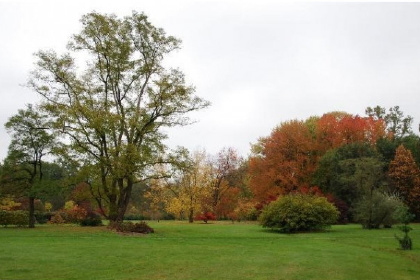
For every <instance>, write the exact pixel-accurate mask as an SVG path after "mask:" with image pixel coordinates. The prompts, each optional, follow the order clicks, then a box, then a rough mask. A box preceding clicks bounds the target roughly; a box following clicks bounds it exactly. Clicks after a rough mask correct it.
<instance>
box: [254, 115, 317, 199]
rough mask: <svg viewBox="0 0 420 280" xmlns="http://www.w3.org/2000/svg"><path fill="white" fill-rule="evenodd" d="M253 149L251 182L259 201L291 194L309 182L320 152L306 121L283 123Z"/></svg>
mask: <svg viewBox="0 0 420 280" xmlns="http://www.w3.org/2000/svg"><path fill="white" fill-rule="evenodd" d="M253 148H254V155H253V156H252V157H251V158H250V162H249V174H250V181H249V184H250V188H251V190H252V192H253V194H254V195H255V197H256V199H257V200H258V201H265V200H267V199H269V198H270V197H277V196H278V195H280V194H285V193H289V192H291V191H293V190H296V189H298V188H299V187H301V186H302V185H305V184H307V183H308V182H309V178H310V175H311V174H312V172H313V171H314V169H315V163H316V155H315V154H314V151H315V150H314V139H313V137H312V135H311V132H310V130H309V128H308V126H307V125H306V124H305V123H304V122H302V121H298V120H294V121H290V122H284V123H282V124H281V125H280V126H279V127H277V128H275V129H274V130H273V131H272V133H271V135H270V136H269V137H267V138H263V139H261V140H260V142H259V143H258V144H256V145H255V146H254V147H253Z"/></svg>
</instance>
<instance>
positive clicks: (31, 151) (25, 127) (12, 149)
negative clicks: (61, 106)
mask: <svg viewBox="0 0 420 280" xmlns="http://www.w3.org/2000/svg"><path fill="white" fill-rule="evenodd" d="M5 127H6V129H7V130H8V132H9V133H10V134H11V136H12V141H11V144H10V146H9V152H8V155H7V158H6V160H5V164H4V168H3V174H2V192H6V193H7V192H9V193H12V194H13V195H19V194H20V195H24V196H27V197H28V198H29V227H30V228H33V227H35V198H36V196H37V189H36V186H37V185H39V184H40V181H41V180H42V177H43V169H42V163H43V157H44V156H45V155H46V154H47V153H48V152H49V150H50V149H51V148H52V145H53V140H54V136H53V135H52V134H50V133H49V132H48V130H47V129H48V127H47V116H46V115H43V114H41V113H39V112H38V110H36V109H35V108H33V107H32V105H27V107H26V109H25V110H23V109H21V110H19V111H18V113H17V114H16V115H14V116H12V117H11V118H10V119H9V120H8V122H7V123H6V124H5Z"/></svg>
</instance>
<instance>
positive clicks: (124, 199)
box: [108, 179, 133, 224]
mask: <svg viewBox="0 0 420 280" xmlns="http://www.w3.org/2000/svg"><path fill="white" fill-rule="evenodd" d="M117 183H118V186H119V187H118V192H119V194H118V198H117V196H116V195H109V196H108V198H109V215H108V219H109V221H110V222H112V223H117V224H121V223H122V222H123V221H124V215H125V212H126V211H127V207H128V203H129V202H130V197H131V190H132V189H133V181H132V180H130V179H128V180H127V186H125V187H124V185H123V184H124V181H123V180H122V179H121V180H119V181H118V182H117Z"/></svg>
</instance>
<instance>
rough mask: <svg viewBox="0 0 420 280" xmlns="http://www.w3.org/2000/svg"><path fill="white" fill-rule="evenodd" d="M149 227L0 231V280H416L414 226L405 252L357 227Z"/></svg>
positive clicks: (384, 232) (389, 237)
mask: <svg viewBox="0 0 420 280" xmlns="http://www.w3.org/2000/svg"><path fill="white" fill-rule="evenodd" d="M150 225H151V226H152V227H154V228H155V230H156V233H155V234H151V235H148V236H121V235H118V234H116V233H113V232H110V231H108V230H107V229H106V228H105V227H100V228H82V227H78V226H54V225H45V226H38V227H37V228H35V229H27V228H0V279H241V280H244V279H322V280H326V279H351V280H356V279H420V224H417V225H414V226H413V227H414V230H413V231H412V232H411V236H412V238H413V244H414V250H412V251H402V250H399V249H397V248H398V243H397V240H395V239H394V237H393V236H394V233H397V232H398V231H397V230H396V229H381V230H363V229H361V228H360V226H358V225H347V226H334V227H332V229H331V230H330V231H329V232H325V233H307V234H293V235H287V234H278V233H274V232H271V231H269V230H265V229H262V228H261V227H260V226H258V225H256V224H246V223H235V224H231V223H227V222H215V223H213V224H208V225H206V224H201V223H196V224H192V225H190V224H187V223H186V222H160V223H157V222H150Z"/></svg>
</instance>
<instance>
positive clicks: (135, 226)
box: [108, 221, 154, 234]
mask: <svg viewBox="0 0 420 280" xmlns="http://www.w3.org/2000/svg"><path fill="white" fill-rule="evenodd" d="M108 227H109V228H110V229H113V230H116V231H118V232H125V233H144V234H148V233H154V230H153V228H151V227H150V226H149V225H148V224H147V223H146V222H144V221H141V222H137V223H133V222H123V223H110V224H109V226H108Z"/></svg>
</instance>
